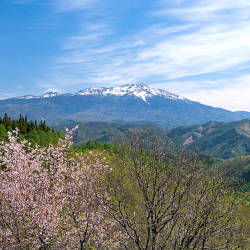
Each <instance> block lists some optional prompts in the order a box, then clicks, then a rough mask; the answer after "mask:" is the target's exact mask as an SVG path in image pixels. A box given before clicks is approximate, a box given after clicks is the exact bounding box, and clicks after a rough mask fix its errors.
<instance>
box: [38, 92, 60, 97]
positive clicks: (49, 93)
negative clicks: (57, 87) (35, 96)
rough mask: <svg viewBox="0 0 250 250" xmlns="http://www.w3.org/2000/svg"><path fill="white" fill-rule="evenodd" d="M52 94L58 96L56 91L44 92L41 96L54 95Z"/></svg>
mask: <svg viewBox="0 0 250 250" xmlns="http://www.w3.org/2000/svg"><path fill="white" fill-rule="evenodd" d="M54 96H58V93H57V92H52V91H51V92H47V93H44V94H43V95H42V96H41V98H50V97H54Z"/></svg>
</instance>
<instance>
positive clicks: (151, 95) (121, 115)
mask: <svg viewBox="0 0 250 250" xmlns="http://www.w3.org/2000/svg"><path fill="white" fill-rule="evenodd" d="M4 113H7V114H8V115H9V116H11V117H13V118H18V116H19V114H22V115H27V116H28V118H29V119H33V120H38V121H39V120H42V119H45V120H46V121H47V122H48V123H49V124H55V123H57V122H58V121H62V120H66V119H68V120H72V121H77V122H82V121H106V122H130V123H131V122H132V123H140V124H141V123H147V124H154V125H158V126H160V127H163V128H167V129H169V128H174V127H177V126H182V125H192V124H202V123H205V122H208V121H222V122H229V121H236V120H241V119H250V113H249V112H231V111H229V110H225V109H220V108H214V107H211V106H207V105H203V104H201V103H198V102H194V101H191V100H188V99H186V98H184V97H182V96H179V95H175V94H172V93H170V92H168V91H165V90H161V89H154V88H151V87H149V86H146V85H144V84H142V83H138V84H132V85H123V86H121V87H111V88H86V89H83V90H81V91H79V92H77V93H75V94H58V93H56V92H48V93H45V94H43V95H41V96H33V95H26V96H23V97H19V98H12V99H6V100H0V116H3V115H4Z"/></svg>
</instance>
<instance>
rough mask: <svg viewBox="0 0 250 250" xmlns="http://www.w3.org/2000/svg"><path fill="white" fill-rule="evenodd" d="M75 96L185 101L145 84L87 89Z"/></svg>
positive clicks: (182, 98) (180, 97)
mask: <svg viewBox="0 0 250 250" xmlns="http://www.w3.org/2000/svg"><path fill="white" fill-rule="evenodd" d="M77 95H100V96H108V95H116V96H124V95H134V96H136V97H138V98H141V99H142V100H143V101H145V102H147V98H150V97H153V96H161V97H165V98H168V99H171V100H186V99H185V98H184V97H182V96H179V95H175V94H172V93H170V92H168V91H165V90H162V89H153V88H150V87H148V86H146V85H145V84H142V83H137V84H132V85H129V84H128V85H123V86H121V87H111V88H87V89H83V90H81V91H79V92H78V93H77Z"/></svg>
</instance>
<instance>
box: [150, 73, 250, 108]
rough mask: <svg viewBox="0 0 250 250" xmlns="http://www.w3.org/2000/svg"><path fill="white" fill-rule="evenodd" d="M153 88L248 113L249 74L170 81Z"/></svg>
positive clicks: (249, 103)
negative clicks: (229, 77)
mask: <svg viewBox="0 0 250 250" xmlns="http://www.w3.org/2000/svg"><path fill="white" fill-rule="evenodd" d="M201 86H203V88H202V87H201ZM153 87H155V88H163V89H167V90H169V91H173V92H176V93H177V94H180V95H182V96H184V97H186V98H188V99H190V100H193V101H197V102H201V103H203V104H207V105H211V106H214V107H220V108H225V109H229V110H232V111H238V110H242V111H250V101H249V95H250V74H246V75H242V76H240V77H237V78H231V79H217V80H210V81H208V80H200V81H198V82H195V81H170V82H166V83H160V84H155V85H153Z"/></svg>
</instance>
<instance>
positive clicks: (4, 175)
mask: <svg viewBox="0 0 250 250" xmlns="http://www.w3.org/2000/svg"><path fill="white" fill-rule="evenodd" d="M75 129H76V128H75ZM75 129H74V130H72V131H67V133H66V135H65V140H59V143H58V144H57V145H50V146H49V147H45V148H41V147H39V146H38V147H35V148H27V146H26V145H25V144H23V143H22V142H21V141H20V140H18V137H17V136H16V135H15V134H13V135H11V134H9V135H8V139H9V140H8V141H7V142H6V143H3V144H0V152H1V153H0V163H1V165H2V169H1V175H0V202H1V205H2V206H1V208H0V209H1V210H0V211H1V216H0V236H1V237H0V246H1V247H2V248H3V249H9V246H12V247H13V248H15V249H51V250H52V249H174V250H177V249H196V248H197V249H202V248H204V249H247V247H248V239H249V230H248V229H249V223H248V220H247V218H248V216H249V208H248V207H247V206H246V205H245V203H244V201H243V200H242V199H241V198H239V195H238V196H235V195H234V194H233V192H232V190H230V189H229V188H228V185H227V183H225V182H224V180H223V179H222V178H221V177H220V175H219V174H218V172H216V174H215V173H214V172H213V171H211V169H209V168H208V169H207V168H206V166H205V165H204V164H203V162H202V161H200V159H199V158H197V157H196V156H195V155H193V154H190V153H189V152H186V151H182V150H181V151H179V152H176V154H174V155H169V151H168V148H169V147H168V145H167V144H168V142H165V143H163V142H162V141H161V140H159V137H157V136H155V135H153V134H149V133H145V132H136V131H131V133H130V134H128V135H127V137H126V138H124V140H123V145H122V146H121V147H119V150H116V151H115V152H113V149H112V148H111V149H108V148H106V149H105V150H102V148H101V147H100V145H99V146H98V145H97V146H96V149H98V150H96V151H95V150H94V151H89V150H83V151H82V152H81V150H75V149H73V148H72V142H71V141H70V140H71V139H72V135H73V134H74V132H75Z"/></svg>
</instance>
